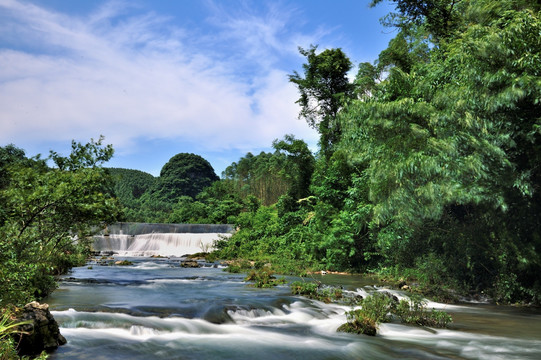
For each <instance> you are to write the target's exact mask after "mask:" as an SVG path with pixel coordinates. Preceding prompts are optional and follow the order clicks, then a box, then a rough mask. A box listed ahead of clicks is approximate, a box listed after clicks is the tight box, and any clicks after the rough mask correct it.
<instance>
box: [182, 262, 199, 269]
mask: <svg viewBox="0 0 541 360" xmlns="http://www.w3.org/2000/svg"><path fill="white" fill-rule="evenodd" d="M180 266H182V267H184V268H198V267H200V265H199V263H198V262H197V261H195V260H184V261H181V262H180Z"/></svg>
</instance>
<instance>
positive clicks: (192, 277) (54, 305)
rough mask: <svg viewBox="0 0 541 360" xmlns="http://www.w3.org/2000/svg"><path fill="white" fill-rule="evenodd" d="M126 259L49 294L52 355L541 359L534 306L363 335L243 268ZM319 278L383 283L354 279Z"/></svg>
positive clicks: (81, 271) (356, 285)
mask: <svg viewBox="0 0 541 360" xmlns="http://www.w3.org/2000/svg"><path fill="white" fill-rule="evenodd" d="M129 260H131V261H133V262H134V265H132V266H101V265H98V264H93V265H92V266H85V267H79V268H74V269H73V271H72V272H71V273H70V274H68V275H67V276H66V277H65V278H64V279H63V280H62V282H61V283H60V287H59V288H58V289H57V290H56V291H55V292H54V293H53V294H52V296H50V297H49V298H48V299H47V302H48V303H49V304H50V308H51V310H52V313H53V315H54V316H55V318H56V319H57V321H58V322H59V324H60V331H61V333H62V334H63V335H64V336H65V337H66V339H67V340H68V343H67V344H66V345H64V346H62V347H60V348H59V349H58V350H57V351H56V352H55V353H54V354H53V355H52V356H51V359H92V360H99V359H259V360H265V359H281V360H286V359H541V312H540V311H539V310H534V309H528V308H515V307H504V306H493V305H487V304H461V305H445V304H438V303H430V304H429V305H430V306H433V307H436V308H439V309H444V310H446V311H447V312H449V313H450V314H451V315H452V316H453V319H454V322H453V324H452V325H451V326H450V328H449V329H430V328H420V327H413V326H405V325H401V324H392V323H391V324H381V325H380V328H379V331H378V335H377V336H376V337H369V336H365V335H353V334H345V333H337V332H336V329H337V328H338V327H339V326H340V325H341V324H342V323H344V322H345V320H346V317H345V315H344V313H345V311H348V310H350V307H347V306H340V305H335V304H324V303H322V302H318V301H314V300H308V299H306V298H303V297H300V296H292V295H291V293H290V291H289V287H288V286H287V285H284V286H279V287H276V288H272V289H256V288H253V287H250V286H247V284H246V283H245V282H244V281H243V278H244V275H242V274H230V273H228V272H225V271H223V268H220V267H213V266H210V265H207V266H205V267H201V268H183V267H180V266H179V259H175V258H170V259H156V258H152V259H151V258H148V257H132V258H129ZM321 279H322V280H323V281H326V279H327V281H329V282H340V279H343V281H342V282H343V283H344V284H345V289H346V290H347V291H352V292H355V293H358V294H360V295H366V294H367V293H370V292H373V291H382V289H380V288H378V287H374V286H370V285H368V284H367V281H366V279H363V278H359V277H353V276H348V277H337V276H323V277H321ZM288 280H292V279H288ZM395 294H396V295H398V296H404V295H405V294H403V293H401V292H395Z"/></svg>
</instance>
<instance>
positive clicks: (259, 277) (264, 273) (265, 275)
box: [244, 267, 286, 288]
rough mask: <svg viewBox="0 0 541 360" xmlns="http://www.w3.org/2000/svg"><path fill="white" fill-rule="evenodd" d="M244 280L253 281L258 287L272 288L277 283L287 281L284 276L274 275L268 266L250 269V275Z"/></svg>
mask: <svg viewBox="0 0 541 360" xmlns="http://www.w3.org/2000/svg"><path fill="white" fill-rule="evenodd" d="M244 281H253V282H254V285H253V286H255V287H257V288H270V287H273V286H276V285H280V284H285V282H286V280H285V279H284V278H280V279H277V278H276V277H274V275H273V271H272V270H271V269H269V268H268V267H263V268H261V269H254V270H252V271H250V273H249V274H248V276H246V278H244Z"/></svg>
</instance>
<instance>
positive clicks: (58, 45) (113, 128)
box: [0, 0, 315, 152]
mask: <svg viewBox="0 0 541 360" xmlns="http://www.w3.org/2000/svg"><path fill="white" fill-rule="evenodd" d="M119 4H120V5H119ZM121 5H122V3H109V4H107V5H106V6H104V7H102V8H100V9H98V11H97V12H96V13H94V14H91V15H89V16H88V17H87V18H82V17H70V16H67V15H64V14H59V13H56V12H52V11H49V10H45V9H42V8H39V7H37V6H34V5H32V4H26V3H22V2H18V1H14V0H0V11H3V12H4V15H3V17H4V18H5V19H7V20H8V22H9V23H10V26H11V30H9V31H6V32H4V31H3V30H4V28H0V30H2V33H3V34H4V35H0V42H1V43H7V44H13V43H16V42H17V41H18V40H17V37H20V45H19V46H11V49H10V48H6V47H3V48H2V47H0V125H1V128H2V131H1V132H0V144H4V143H10V142H13V143H15V144H17V145H19V144H21V143H31V142H46V141H48V140H51V141H69V140H71V139H77V140H84V141H86V140H88V139H89V137H94V138H96V137H97V136H98V135H99V134H103V135H105V136H106V138H107V142H111V143H113V144H114V146H115V148H117V149H119V150H120V151H124V152H129V148H130V146H132V145H134V141H135V139H138V138H141V137H146V138H149V139H159V138H164V139H175V138H178V139H191V140H193V139H201V142H206V146H207V147H208V149H211V150H217V149H228V148H232V147H237V148H239V147H243V146H245V147H257V146H265V145H269V144H270V142H271V141H272V140H273V139H274V138H278V137H282V136H283V135H284V134H286V133H294V134H296V135H297V137H300V138H305V139H307V140H311V141H315V134H314V132H313V131H312V130H311V129H309V128H308V126H307V125H306V124H305V123H304V121H299V120H296V116H297V113H298V108H297V106H296V105H295V104H294V101H295V100H296V98H297V93H296V90H295V88H294V87H293V86H292V85H291V84H289V83H288V80H287V73H286V72H284V71H281V70H278V69H273V68H272V65H273V63H274V61H275V60H273V59H272V58H270V57H269V56H266V55H265V54H271V53H274V52H276V55H275V56H277V57H279V56H280V54H279V53H278V49H279V48H280V44H281V42H288V41H289V42H290V43H291V42H292V40H291V39H293V38H299V37H301V36H302V35H299V34H291V38H288V37H287V34H285V33H284V30H283V29H284V27H285V26H286V24H285V23H284V22H283V21H278V20H277V19H278V17H277V16H275V15H272V14H271V18H272V19H274V20H273V21H272V22H265V21H266V20H265V19H261V18H258V17H255V16H252V17H250V18H248V19H239V18H229V19H228V20H227V21H228V23H227V24H230V26H225V28H226V29H228V30H231V29H237V30H238V33H237V34H236V35H235V36H233V38H231V39H230V41H233V42H234V43H232V44H231V46H234V47H244V46H247V47H248V48H253V49H254V52H255V53H253V54H249V53H247V54H245V55H246V56H245V59H244V60H243V59H241V58H239V56H238V55H231V54H227V53H218V52H216V53H210V52H206V51H204V50H203V49H202V48H199V47H198V46H197V41H196V40H194V38H193V37H194V36H196V34H193V33H190V31H189V30H187V29H182V28H178V27H174V26H173V25H172V23H171V21H170V20H169V19H167V18H164V17H161V16H157V15H154V14H152V13H144V14H139V15H133V16H125V14H124V13H123V9H124V8H123V6H121ZM0 20H2V17H1V16H0ZM245 25H250V28H251V29H254V28H255V29H259V30H258V31H259V32H257V33H254V37H253V38H250V37H245V38H244V39H245V43H239V42H240V41H242V38H243V34H242V33H241V31H242V29H243V27H244V26H245ZM277 34H279V36H277ZM2 37H4V40H3V41H2ZM229 37H230V36H229ZM220 38H221V41H223V39H224V38H226V36H225V35H223V34H221V36H220ZM259 39H264V42H265V44H266V45H265V46H264V48H263V47H259V49H263V50H261V51H260V50H257V49H256V44H258V42H259ZM205 41H209V40H208V38H207V39H205ZM204 47H205V48H207V47H208V43H206V44H205V46H204ZM262 51H264V52H262ZM258 57H260V58H261V63H260V66H259V67H258V70H257V69H255V68H253V67H251V69H255V70H257V71H256V72H254V73H252V74H249V75H248V76H247V75H246V74H243V75H242V76H239V75H237V73H238V71H240V70H242V69H243V66H245V64H243V61H246V62H248V61H249V62H253V61H254V59H257V58H258ZM233 61H234V62H235V63H234V62H233ZM23 147H24V146H23Z"/></svg>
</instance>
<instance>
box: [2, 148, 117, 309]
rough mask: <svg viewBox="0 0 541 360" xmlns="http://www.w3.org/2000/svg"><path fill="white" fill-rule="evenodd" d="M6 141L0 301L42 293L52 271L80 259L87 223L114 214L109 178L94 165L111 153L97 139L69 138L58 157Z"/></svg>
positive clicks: (13, 301) (16, 301)
mask: <svg viewBox="0 0 541 360" xmlns="http://www.w3.org/2000/svg"><path fill="white" fill-rule="evenodd" d="M13 149H14V148H13V147H12V146H7V147H5V148H3V149H2V151H1V152H0V153H3V154H5V153H6V150H7V152H8V153H10V154H15V156H12V157H11V158H10V159H11V160H10V159H9V158H8V157H3V160H2V169H1V170H2V184H3V186H2V188H1V189H0V199H1V202H2V213H1V214H0V276H1V278H2V279H3V281H2V282H1V283H0V306H5V305H7V304H15V305H21V304H24V303H25V302H28V301H30V300H34V299H39V298H41V297H44V296H46V295H47V294H48V293H49V292H50V291H51V290H52V289H54V287H55V281H54V278H53V276H54V275H57V274H60V273H63V272H65V271H66V270H68V269H69V268H70V267H71V266H73V265H74V264H77V263H80V262H81V261H83V262H84V261H85V259H86V254H87V251H88V246H87V245H88V244H87V241H86V238H87V236H88V235H89V234H90V233H91V228H92V227H93V226H99V225H102V224H103V223H104V222H107V221H114V220H116V218H117V215H118V211H117V202H116V200H115V199H114V198H112V196H111V195H110V194H111V182H110V180H109V177H108V176H107V174H106V173H105V171H104V169H102V168H101V167H100V166H101V164H102V163H103V162H105V161H107V160H108V159H109V158H110V157H111V156H112V154H113V149H112V148H111V147H110V146H105V147H103V146H102V145H101V139H100V140H99V141H98V142H94V141H92V142H90V143H88V144H85V145H83V144H80V143H76V142H73V143H72V152H71V154H70V155H69V156H67V157H63V156H60V155H59V154H57V153H55V152H51V154H50V156H49V160H51V161H52V162H53V163H54V167H52V168H50V167H48V166H47V164H46V161H45V160H41V159H39V157H38V158H33V159H27V158H25V157H24V152H23V151H22V150H20V149H19V150H17V151H13Z"/></svg>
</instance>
